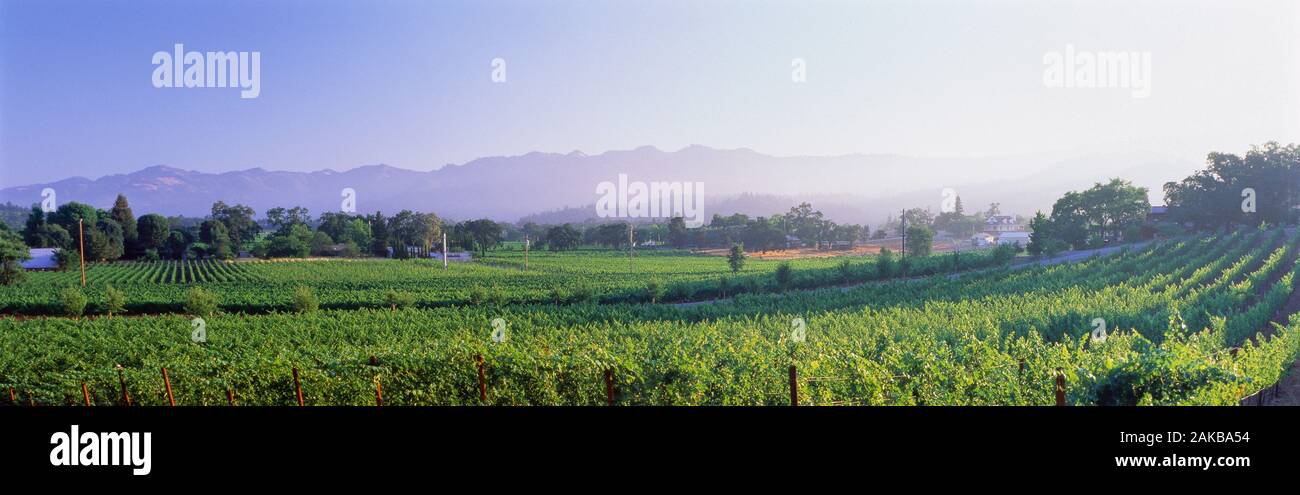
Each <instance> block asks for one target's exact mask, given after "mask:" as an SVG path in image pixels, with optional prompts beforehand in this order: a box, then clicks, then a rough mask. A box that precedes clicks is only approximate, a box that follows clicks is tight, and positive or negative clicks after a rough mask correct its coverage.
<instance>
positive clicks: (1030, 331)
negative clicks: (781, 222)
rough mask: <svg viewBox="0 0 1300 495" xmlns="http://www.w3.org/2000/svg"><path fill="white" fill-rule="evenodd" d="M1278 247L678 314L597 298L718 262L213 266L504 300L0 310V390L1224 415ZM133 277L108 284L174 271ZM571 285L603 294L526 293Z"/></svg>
mask: <svg viewBox="0 0 1300 495" xmlns="http://www.w3.org/2000/svg"><path fill="white" fill-rule="evenodd" d="M1296 241H1297V239H1296V238H1294V237H1291V236H1288V235H1287V234H1285V233H1283V232H1282V231H1277V230H1274V231H1267V232H1259V231H1243V232H1239V233H1235V234H1230V235H1225V236H1219V237H1214V238H1208V239H1184V240H1175V241H1169V242H1163V243H1155V244H1151V245H1149V246H1147V247H1145V248H1143V249H1141V250H1128V251H1124V252H1121V253H1120V254H1116V255H1112V256H1108V257H1094V258H1091V259H1088V260H1085V261H1082V262H1079V263H1069V264H1059V265H1053V266H1047V267H1043V266H1037V265H1034V266H1030V267H1024V268H1019V269H1012V268H1009V267H996V266H995V267H990V268H989V269H986V270H979V271H974V272H969V273H966V274H964V275H963V276H961V277H949V276H932V277H921V278H909V279H903V280H885V281H880V282H879V283H870V284H864V285H860V286H856V287H854V288H851V289H842V288H840V287H828V288H823V289H813V290H795V289H794V288H793V287H791V288H790V290H787V291H784V292H780V291H778V290H777V289H778V288H775V287H770V286H768V285H764V290H759V291H755V292H753V293H746V294H742V295H740V296H738V297H735V298H731V299H727V300H724V301H721V302H719V303H716V304H704V305H696V306H690V307H678V306H674V305H666V304H647V303H644V302H640V301H630V302H619V301H620V299H618V298H617V297H613V296H610V294H618V291H621V290H634V289H635V285H636V284H638V283H643V280H644V273H655V275H656V276H657V277H662V278H663V279H664V280H674V281H679V282H680V283H687V284H689V283H693V281H707V282H709V283H713V282H712V279H714V278H716V277H718V276H719V275H721V274H723V273H725V270H726V269H725V264H724V263H725V262H724V261H723V260H721V259H718V258H714V257H699V256H691V255H686V254H683V253H655V254H649V253H642V254H640V255H638V258H637V259H636V260H634V261H633V263H634V265H633V266H634V270H638V271H637V272H631V271H628V268H627V259H626V257H625V255H621V256H620V255H618V254H612V253H606V254H598V253H564V254H551V253H545V254H540V253H538V254H534V255H530V260H529V268H530V270H529V271H527V272H523V271H521V270H519V269H517V268H514V267H513V263H515V262H517V261H521V259H518V258H521V256H522V253H509V252H505V253H498V254H495V255H493V256H490V257H489V258H488V259H487V260H485V263H483V264H470V265H460V266H456V267H453V269H452V270H449V271H446V272H444V271H442V270H441V268H440V266H432V265H433V264H431V263H428V262H400V261H361V262H346V261H337V262H323V263H317V262H309V263H265V264H250V265H239V266H238V267H237V268H236V269H235V272H237V274H236V275H235V276H238V277H244V276H250V275H251V276H252V277H254V278H253V279H247V278H238V279H235V280H231V281H220V282H218V281H213V282H202V283H204V284H209V285H211V286H214V287H223V286H222V285H221V284H236V285H234V286H232V287H242V288H240V289H230V290H242V291H247V292H249V293H254V294H261V292H260V291H261V290H263V289H259V288H257V287H258V286H256V285H251V286H250V285H249V284H259V283H260V284H271V285H269V287H278V288H281V289H283V288H285V287H287V286H288V285H291V284H302V283H309V284H313V286H314V287H317V288H318V290H319V291H320V293H321V294H322V296H323V297H322V299H323V300H331V299H330V298H332V297H340V296H336V295H335V293H333V292H331V289H330V288H331V287H332V286H333V284H345V285H347V286H348V287H352V288H351V289H338V290H339V294H346V293H349V292H352V291H356V292H359V293H360V294H361V295H359V296H356V297H358V298H359V299H358V300H364V301H370V300H372V299H371V298H373V295H371V294H368V291H375V290H380V289H382V288H386V287H390V286H392V285H394V284H410V285H409V287H418V286H422V285H432V286H434V287H433V288H430V289H428V290H429V291H430V292H425V293H422V296H421V297H422V301H436V300H438V299H436V298H438V297H442V298H444V299H442V300H450V301H454V300H455V298H456V297H457V296H455V294H456V292H455V291H456V290H460V289H458V288H457V287H456V284H457V283H474V284H489V283H495V284H499V285H500V286H502V287H507V288H508V290H510V291H512V294H523V295H520V296H517V297H511V298H510V299H509V300H497V301H489V302H486V303H482V304H476V305H455V306H436V305H431V306H426V307H416V308H409V309H399V310H396V311H391V310H389V309H386V308H384V309H380V308H376V307H362V308H360V309H331V310H323V311H318V312H314V313H311V314H294V313H282V312H278V311H272V312H270V313H267V314H241V313H239V312H226V313H225V314H220V315H216V316H212V317H209V318H207V319H206V322H205V323H206V337H207V338H206V341H205V342H203V343H195V342H193V341H192V340H191V331H192V326H191V325H192V323H191V321H190V318H189V317H188V316H184V315H156V316H144V317H134V318H121V317H115V318H105V317H95V318H82V319H79V320H77V319H69V318H44V317H35V318H3V319H0V348H3V349H5V350H6V352H5V353H4V354H3V356H0V386H3V387H7V388H12V389H13V390H14V391H15V394H16V396H17V397H18V398H19V399H20V400H27V399H31V400H32V401H34V402H36V403H40V404H77V403H81V402H82V401H83V400H84V397H83V394H82V388H81V384H82V383H85V384H86V386H87V390H88V391H89V393H90V394H91V395H92V398H91V400H92V401H94V402H95V403H98V404H114V403H118V402H120V395H119V392H118V387H119V382H118V380H119V375H118V371H116V369H115V367H116V366H118V365H121V366H122V367H123V369H122V376H123V377H125V379H126V381H127V383H128V388H129V390H130V393H131V395H132V397H133V399H134V400H135V401H136V402H138V403H144V404H165V403H167V398H166V395H165V392H164V387H163V383H162V380H161V375H160V372H159V370H160V368H162V367H167V368H168V369H169V372H170V376H171V382H172V389H173V394H174V397H175V400H176V401H177V403H179V404H225V403H226V401H227V392H228V391H229V392H230V393H231V394H233V395H234V396H235V397H237V400H238V401H239V403H241V404H271V405H287V404H294V403H296V397H295V388H294V378H293V373H292V370H293V369H297V370H298V371H299V377H300V383H301V385H302V389H303V393H304V396H305V402H306V403H307V404H319V405H324V404H348V405H367V404H373V403H374V401H375V390H376V383H379V384H381V385H382V387H383V393H384V399H385V403H386V404H395V405H397V404H482V403H487V404H570V405H572V404H602V403H604V402H605V401H606V400H607V397H606V388H605V383H604V381H603V380H604V377H605V376H606V373H607V372H608V373H609V376H610V377H611V378H612V381H613V385H614V388H615V390H616V394H615V401H616V403H618V404H692V405H693V404H749V405H777V404H788V403H789V381H788V370H789V368H790V367H791V366H794V367H795V368H796V370H797V374H798V378H797V380H796V382H797V383H798V384H799V395H798V400H799V401H800V402H801V403H804V404H842V405H890V404H898V405H909V404H924V405H939V404H943V405H990V404H997V405H1009V404H1038V405H1046V404H1051V403H1053V402H1054V400H1055V398H1054V386H1055V377H1056V376H1057V375H1058V374H1060V375H1062V376H1063V377H1064V379H1065V383H1066V398H1067V401H1068V402H1069V403H1072V404H1219V405H1228V404H1236V403H1237V402H1238V401H1239V400H1240V399H1242V398H1243V397H1246V396H1248V395H1250V394H1252V393H1255V392H1256V391H1258V390H1260V389H1262V388H1264V387H1267V386H1269V385H1271V384H1273V383H1275V382H1276V381H1277V380H1278V379H1279V377H1281V376H1282V374H1283V372H1284V370H1286V369H1287V368H1288V367H1289V366H1290V364H1291V363H1292V362H1293V361H1294V360H1295V357H1296V354H1297V350H1298V349H1300V329H1297V328H1295V326H1294V325H1288V324H1285V322H1283V324H1281V325H1273V324H1272V323H1270V322H1271V321H1272V320H1275V319H1282V320H1285V317H1282V318H1278V314H1279V312H1280V311H1282V310H1283V309H1284V308H1285V307H1286V306H1287V301H1288V300H1289V299H1290V298H1291V296H1292V294H1293V292H1294V288H1295V285H1296V277H1297V271H1298V270H1300V265H1297V256H1296V254H1297V252H1296V249H1295V248H1294V246H1295V244H1296ZM934 259H935V260H937V261H934V262H935V263H941V262H942V260H943V259H944V257H942V256H941V257H936V258H934ZM854 261H855V262H856V263H857V264H855V265H850V266H856V267H857V268H856V269H855V270H853V271H852V272H851V273H850V275H851V276H850V277H849V278H848V280H853V279H854V277H853V276H852V275H857V276H859V277H862V278H867V277H868V276H869V274H871V273H874V272H873V271H872V270H871V268H870V266H869V265H870V263H871V262H870V261H865V260H854ZM972 261H974V260H972ZM838 263H839V261H838V260H812V261H807V262H800V263H795V267H796V268H797V270H796V273H799V274H801V275H800V276H801V277H803V278H804V280H806V281H807V280H811V281H818V282H830V281H841V279H840V278H837V277H839V275H837V273H839V272H838V269H839V268H838V267H839V264H838ZM859 264H860V266H859ZM620 265H621V266H620ZM936 266H941V265H936ZM636 267H640V268H639V269H637V268H636ZM97 268H99V267H97ZM104 268H109V267H104ZM112 268H118V267H116V266H115V267H112ZM949 268H951V267H949ZM772 270H775V264H767V263H752V264H751V265H748V266H747V269H746V273H745V275H748V276H752V277H755V279H756V280H760V279H761V280H763V281H764V282H763V283H764V284H768V283H770V282H771V278H772V274H771V271H772ZM642 271H644V273H643V272H642ZM106 273H107V272H106ZM199 273H200V275H199V277H206V275H203V273H206V272H203V271H200V272H199ZM339 273H348V274H350V275H349V280H346V281H339V280H336V279H335V277H337V276H338V274H339ZM49 275H50V277H66V276H67V275H68V274H49ZM139 277H140V276H139V275H137V278H139ZM818 277H821V278H818ZM268 279H270V280H268ZM149 280H150V281H140V282H135V281H131V282H129V283H131V284H141V285H140V286H158V287H170V288H171V290H172V291H174V292H180V291H181V290H182V289H183V288H184V285H185V284H177V283H161V282H156V281H152V279H149ZM187 280H188V278H187ZM453 280H459V281H461V282H457V283H453ZM575 281H578V282H580V283H590V284H593V285H597V286H599V287H600V288H601V290H602V291H604V292H601V299H605V298H609V300H608V301H606V304H598V303H597V302H596V301H590V300H588V301H585V302H566V303H564V304H559V305H556V304H547V303H537V304H534V303H529V302H528V299H529V297H531V296H535V295H538V294H544V293H545V292H546V291H547V290H549V286H550V285H554V284H568V283H574V282H575ZM45 283H51V284H54V283H53V282H48V281H45ZM115 283H117V282H115ZM121 283H122V284H123V285H126V284H127V283H128V282H125V281H124V282H121ZM701 283H703V282H701ZM804 283H808V284H811V285H817V284H813V283H811V282H804ZM276 284H280V285H276ZM351 284H355V285H351ZM602 284H604V285H602ZM54 285H57V284H54ZM132 287H134V286H132ZM127 293H128V295H131V294H132V291H131V290H129V289H128V290H127ZM250 297H251V296H250ZM261 297H267V298H269V296H267V295H265V294H263V295H262V296H261ZM224 304H226V305H229V304H230V302H229V301H226V302H225V303H224ZM497 320H499V321H497ZM1099 322H1100V323H1099ZM478 356H481V357H482V358H483V363H484V364H483V376H484V382H483V383H482V386H483V387H484V390H485V391H486V400H483V399H481V398H480V393H481V392H480V388H479V387H480V384H479V381H478V376H479V375H478V373H479V371H478V369H479V368H478V364H477V363H478V361H477V357H478ZM372 358H373V361H372Z"/></svg>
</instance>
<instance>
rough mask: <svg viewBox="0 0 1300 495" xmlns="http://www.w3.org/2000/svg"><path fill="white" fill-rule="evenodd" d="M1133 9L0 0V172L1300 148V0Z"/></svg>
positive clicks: (0, 179) (1048, 4)
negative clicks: (640, 149)
mask: <svg viewBox="0 0 1300 495" xmlns="http://www.w3.org/2000/svg"><path fill="white" fill-rule="evenodd" d="M1134 3H1139V2H1129V1H1124V2H1108V1H1089V2H1065V1H1028V0H1026V1H897V2H848V1H833V2H808V1H801V2H741V1H694V2H674V1H657V2H627V1H612V0H611V1H558V2H540V1H507V2H500V1H498V2H491V1H489V2H481V1H480V2H415V1H367V2H362V1H284V0H267V1H256V2H248V1H220V2H209V1H197V0H187V1H179V2H178V1H171V2H153V1H64V0H53V1H39V2H37V1H25V0H24V1H14V0H0V186H13V185H21V184H28V183H33V182H42V181H49V180H55V179H60V178H64V177H68V176H73V175H80V176H86V177H92V178H93V177H99V176H101V175H106V174H112V173H123V172H130V171H134V170H137V169H139V168H143V167H146V166H150V165H156V164H164V165H170V166H175V167H180V168H188V169H196V170H204V171H218V172H219V171H227V170H237V169H244V168H250V167H265V168H269V169H283V170H318V169H322V168H333V169H347V168H351V167H355V166H359V165H365V164H373V163H387V164H389V165H394V166H399V167H404V168H412V169H421V170H427V169H433V168H437V167H440V166H442V165H444V164H446V163H461V162H464V161H467V160H470V159H473V158H476V157H480V156H494V155H514V154H521V153H526V152H529V151H535V150H536V151H554V152H568V151H572V150H575V149H577V150H582V151H584V152H587V153H599V152H602V151H606V150H610V149H629V148H634V147H637V146H641V145H653V146H657V147H659V148H661V149H668V150H675V149H678V148H681V147H684V146H687V145H689V144H704V145H708V146H714V147H722V148H736V147H747V148H752V149H755V150H758V151H760V152H765V153H770V154H777V155H804V154H811V155H828V154H841V153H854V152H863V153H899V154H907V155H915V156H987V155H1004V154H1021V153H1033V152H1041V151H1060V150H1091V151H1124V150H1130V149H1144V150H1153V151H1158V152H1161V153H1168V154H1172V155H1175V156H1178V157H1184V158H1191V159H1199V158H1200V157H1203V156H1204V154H1205V152H1207V151H1209V150H1222V151H1244V150H1245V148H1246V147H1247V146H1248V145H1250V144H1253V143H1260V142H1263V141H1266V140H1279V141H1284V142H1291V141H1300V139H1297V138H1298V137H1300V91H1297V90H1296V88H1297V87H1300V7H1297V5H1296V2H1289V1H1273V2H1263V1H1261V2H1251V1H1239V0H1234V1H1204V2H1198V1H1177V2H1174V1H1164V2H1140V5H1133V4H1134ZM174 43H184V44H185V46H186V48H187V49H193V50H199V51H258V52H261V57H262V60H261V95H260V97H259V98H256V99H240V98H239V94H238V90H237V89H226V88H220V89H212V88H190V89H176V88H163V89H159V88H154V87H153V86H152V85H151V83H150V76H151V74H152V72H153V65H152V64H151V57H152V55H153V53H154V52H157V51H170V50H171V47H172V45H173V44H174ZM1066 44H1073V45H1075V46H1076V47H1077V48H1078V49H1080V50H1095V51H1101V50H1124V51H1149V52H1151V55H1152V83H1151V88H1152V91H1151V96H1150V97H1149V98H1146V99H1134V98H1131V97H1130V96H1129V93H1128V91H1127V90H1118V89H1112V90H1062V89H1051V88H1045V87H1044V85H1043V82H1042V75H1043V56H1044V54H1045V53H1046V52H1049V51H1061V50H1064V48H1065V46H1066ZM496 57H501V58H503V59H505V60H506V63H507V76H508V80H507V82H506V83H504V84H496V83H493V82H492V81H491V79H490V75H491V70H492V67H491V60H492V59H493V58H496ZM792 58H802V59H804V60H805V61H806V62H807V67H808V69H807V71H808V80H807V82H805V83H802V84H795V83H792V82H791V77H790V76H791V59H792ZM990 173H991V174H996V171H990Z"/></svg>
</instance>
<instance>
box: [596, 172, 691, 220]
mask: <svg viewBox="0 0 1300 495" xmlns="http://www.w3.org/2000/svg"><path fill="white" fill-rule="evenodd" d="M596 194H599V195H600V199H598V200H596V216H598V217H601V218H667V217H682V220H683V221H684V222H685V223H686V226H687V227H689V228H695V227H699V226H701V225H704V183H703V182H651V183H649V184H647V183H645V182H641V181H633V182H628V180H627V174H618V184H615V183H613V182H609V181H605V182H601V183H600V184H596Z"/></svg>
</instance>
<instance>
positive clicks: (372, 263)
mask: <svg viewBox="0 0 1300 495" xmlns="http://www.w3.org/2000/svg"><path fill="white" fill-rule="evenodd" d="M845 259H846V258H839V259H833V258H820V259H806V260H796V261H793V262H791V263H790V266H791V273H792V279H791V281H790V283H789V287H786V288H812V287H820V286H827V285H833V284H839V283H849V282H861V281H867V280H875V279H879V278H881V275H880V273H879V270H878V269H877V267H876V266H875V262H874V261H873V260H871V259H867V258H858V257H855V258H853V260H852V261H851V262H849V264H848V265H846V266H842V263H843V262H844V260H845ZM1005 261H1006V260H999V259H995V257H994V256H993V254H992V252H991V251H983V252H973V253H963V254H962V255H960V256H959V257H957V258H953V257H952V256H940V255H935V256H930V257H925V258H918V259H915V260H910V263H911V273H912V274H917V275H926V274H933V273H939V272H946V271H955V270H965V269H971V268H979V267H988V266H994V265H996V264H999V263H1002V262H1005ZM778 266H780V263H778V262H774V261H762V260H751V261H750V262H749V263H746V264H745V267H744V269H743V270H741V271H740V272H739V273H734V274H733V273H732V272H731V270H730V269H729V268H728V266H727V263H726V260H725V259H724V258H720V257H716V256H704V255H692V254H689V253H686V252H682V251H649V252H640V253H636V254H635V255H634V256H633V257H631V258H629V257H628V255H627V254H626V253H616V252H611V251H579V252H566V253H550V252H541V253H538V252H534V253H530V255H529V264H528V269H527V270H525V269H524V262H523V252H522V251H497V252H493V253H490V254H489V256H488V257H487V258H485V259H483V260H481V261H477V262H473V263H455V264H452V265H451V266H450V267H449V268H448V269H446V270H444V269H443V266H442V262H440V261H432V260H406V261H398V260H383V259H380V260H313V261H239V262H221V261H212V260H204V261H155V262H121V263H106V264H90V265H89V267H88V268H87V270H86V282H87V283H86V288H85V293H86V295H87V297H88V299H89V300H90V301H91V303H92V304H91V308H90V311H91V312H100V313H102V312H103V311H102V310H101V309H98V308H96V307H95V302H96V301H101V300H102V298H103V292H104V290H105V287H106V286H110V285H111V286H113V287H114V288H116V289H118V290H121V291H123V292H125V293H126V294H128V296H129V297H128V299H127V301H126V303H127V304H126V310H127V313H128V314H131V313H138V314H159V313H182V312H184V310H183V305H184V301H185V289H186V287H189V286H201V287H204V288H205V289H208V290H210V291H212V292H214V293H216V294H217V296H218V298H219V299H220V301H221V305H222V308H223V309H224V310H225V311H228V312H243V313H267V312H271V311H287V310H290V309H291V308H292V303H291V295H292V293H293V291H294V288H295V287H298V286H306V287H310V288H311V289H312V290H313V291H314V293H315V294H316V295H317V296H318V297H319V298H320V303H321V307H322V308H325V309H361V308H386V307H388V304H387V303H386V302H385V300H384V297H385V294H386V293H387V292H389V291H399V292H404V293H407V294H410V295H411V296H412V298H413V299H414V301H415V304H416V305H417V306H421V307H439V306H450V305H464V304H470V303H475V302H478V300H480V299H489V298H490V299H494V300H496V301H498V302H507V303H546V302H550V303H556V302H561V303H565V302H580V301H583V300H588V299H590V300H593V301H595V302H600V303H622V302H644V301H645V300H647V298H646V297H645V286H646V284H647V282H648V281H651V280H653V281H655V282H657V283H659V284H661V285H662V286H663V287H664V291H665V293H664V297H662V298H661V300H663V301H689V300H699V299H710V298H714V297H717V296H719V295H722V294H723V293H725V294H726V295H731V294H734V293H737V292H750V293H761V292H775V291H779V290H781V289H782V287H779V286H778V284H777V283H776V281H775V280H773V277H772V274H773V272H775V271H776V270H777V267H778ZM29 278H30V280H29V281H28V282H27V283H25V284H23V285H21V286H0V313H8V314H20V315H49V314H57V312H58V304H57V299H58V297H59V292H60V291H61V290H62V289H64V288H66V287H79V286H80V285H81V273H80V271H78V270H76V269H73V270H68V271H64V272H36V273H32V274H30V276H29ZM722 278H726V279H727V282H726V285H727V287H720V284H722V282H721V279H722ZM557 289H558V290H557ZM477 293H486V294H487V295H488V297H482V296H480V295H478V294H477Z"/></svg>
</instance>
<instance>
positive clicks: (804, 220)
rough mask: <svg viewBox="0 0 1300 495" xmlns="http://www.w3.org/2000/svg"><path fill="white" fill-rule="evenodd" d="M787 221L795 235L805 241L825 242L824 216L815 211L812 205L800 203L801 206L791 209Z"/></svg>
mask: <svg viewBox="0 0 1300 495" xmlns="http://www.w3.org/2000/svg"><path fill="white" fill-rule="evenodd" d="M785 219H786V222H787V227H788V228H789V229H790V231H791V232H793V233H794V235H796V236H798V237H799V239H801V240H803V241H808V240H813V241H815V242H821V241H822V240H824V239H823V238H822V237H823V233H824V229H823V227H824V226H823V222H824V219H823V215H822V212H820V211H814V210H813V209H812V205H811V204H808V203H799V206H795V207H793V208H790V212H789V213H786V215H785Z"/></svg>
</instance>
